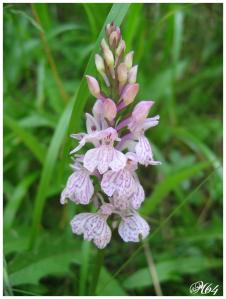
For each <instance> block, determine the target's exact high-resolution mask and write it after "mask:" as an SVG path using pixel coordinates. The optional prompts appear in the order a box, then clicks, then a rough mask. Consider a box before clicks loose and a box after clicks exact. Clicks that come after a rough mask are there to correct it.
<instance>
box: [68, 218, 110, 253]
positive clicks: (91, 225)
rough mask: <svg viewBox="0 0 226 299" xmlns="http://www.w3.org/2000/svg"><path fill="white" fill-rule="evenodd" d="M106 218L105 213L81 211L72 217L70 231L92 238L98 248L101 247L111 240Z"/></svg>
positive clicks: (86, 238)
mask: <svg viewBox="0 0 226 299" xmlns="http://www.w3.org/2000/svg"><path fill="white" fill-rule="evenodd" d="M106 220H107V217H106V215H103V214H101V213H81V214H78V215H76V216H75V217H74V218H73V219H72V221H71V227H72V231H73V233H74V234H77V235H82V234H83V235H84V239H85V240H88V241H91V240H93V243H94V244H95V245H96V246H97V247H98V248H100V249H103V248H104V247H106V246H107V244H108V243H109V242H110V240H111V229H110V227H109V226H108V224H107V221H106Z"/></svg>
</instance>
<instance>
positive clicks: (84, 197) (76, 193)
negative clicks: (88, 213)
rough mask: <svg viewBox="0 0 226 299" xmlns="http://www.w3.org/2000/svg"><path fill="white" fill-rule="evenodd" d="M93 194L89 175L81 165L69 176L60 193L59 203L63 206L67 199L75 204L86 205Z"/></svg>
mask: <svg viewBox="0 0 226 299" xmlns="http://www.w3.org/2000/svg"><path fill="white" fill-rule="evenodd" d="M93 193H94V188H93V183H92V180H91V179H90V173H89V172H88V171H87V169H85V168H84V167H82V166H81V165H80V166H79V167H78V166H77V169H75V170H74V172H73V173H72V174H71V175H70V176H69V178H68V180H67V184H66V187H65V188H64V190H63V192H62V193H61V198H60V202H61V204H64V203H65V202H67V198H68V199H70V200H71V201H73V202H75V203H76V204H83V205H87V204H88V203H89V202H90V199H91V197H92V195H93Z"/></svg>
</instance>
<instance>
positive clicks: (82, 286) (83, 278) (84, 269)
mask: <svg viewBox="0 0 226 299" xmlns="http://www.w3.org/2000/svg"><path fill="white" fill-rule="evenodd" d="M89 252H90V242H88V241H85V240H84V241H83V244H82V263H81V270H80V281H79V296H84V295H86V294H85V291H86V282H87V276H88V268H89Z"/></svg>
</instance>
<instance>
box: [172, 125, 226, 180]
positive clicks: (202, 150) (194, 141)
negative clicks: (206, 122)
mask: <svg viewBox="0 0 226 299" xmlns="http://www.w3.org/2000/svg"><path fill="white" fill-rule="evenodd" d="M173 133H174V134H175V136H176V138H179V139H180V140H181V141H182V142H184V143H185V144H187V145H188V146H189V147H190V148H191V149H192V150H194V151H195V152H196V153H199V154H202V155H204V156H205V157H206V158H207V159H208V160H209V161H210V162H211V163H212V165H213V167H214V168H217V173H218V176H219V178H220V179H222V177H223V175H222V168H221V167H220V166H221V162H220V160H219V159H218V158H217V156H216V155H215V154H214V152H213V151H211V149H210V148H209V147H208V146H207V145H205V144H204V143H203V142H202V141H200V139H198V138H197V137H196V136H195V135H193V134H192V133H190V132H189V131H187V130H186V129H184V128H175V129H173Z"/></svg>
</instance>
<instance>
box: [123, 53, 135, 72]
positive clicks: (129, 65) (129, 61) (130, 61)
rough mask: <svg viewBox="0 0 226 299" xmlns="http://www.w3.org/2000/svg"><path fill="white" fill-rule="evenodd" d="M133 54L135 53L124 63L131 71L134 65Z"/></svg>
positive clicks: (130, 54) (129, 54) (127, 56)
mask: <svg viewBox="0 0 226 299" xmlns="http://www.w3.org/2000/svg"><path fill="white" fill-rule="evenodd" d="M133 53H134V52H133V51H131V52H129V53H128V54H127V55H126V57H125V59H124V62H125V64H126V65H127V67H128V69H130V68H131V67H132V65H133Z"/></svg>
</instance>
